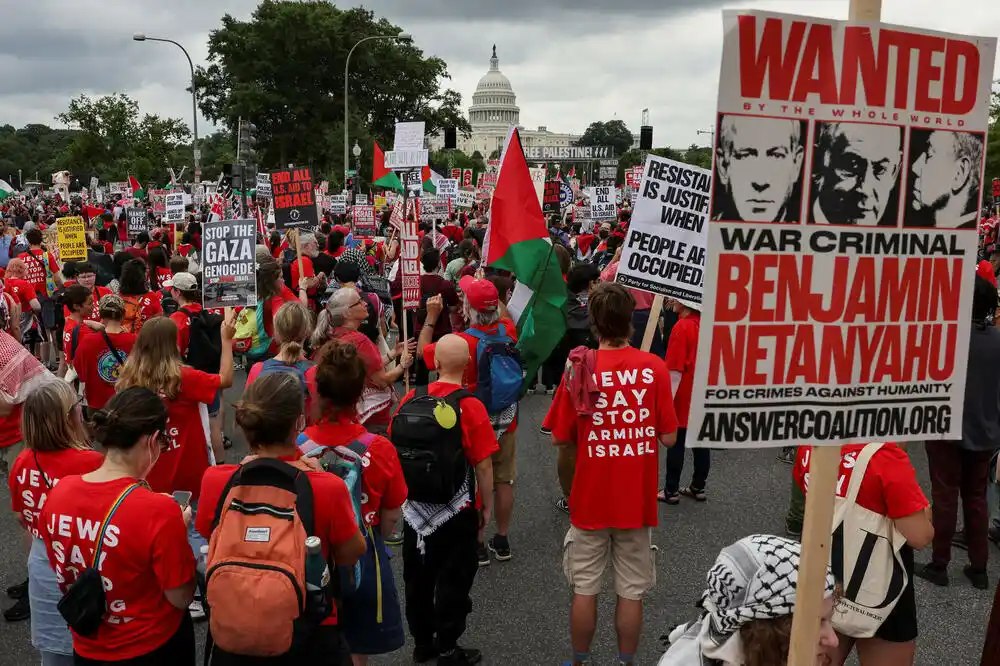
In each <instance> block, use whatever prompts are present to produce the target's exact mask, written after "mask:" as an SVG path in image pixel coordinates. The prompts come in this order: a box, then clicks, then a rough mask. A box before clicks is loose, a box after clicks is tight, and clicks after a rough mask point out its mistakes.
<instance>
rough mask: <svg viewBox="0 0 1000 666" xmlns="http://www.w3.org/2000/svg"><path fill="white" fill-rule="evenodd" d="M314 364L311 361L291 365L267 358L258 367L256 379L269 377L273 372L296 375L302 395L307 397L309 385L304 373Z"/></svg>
mask: <svg viewBox="0 0 1000 666" xmlns="http://www.w3.org/2000/svg"><path fill="white" fill-rule="evenodd" d="M313 365H315V363H313V362H312V361H298V362H296V363H294V364H292V365H289V364H288V363H285V362H284V361H279V360H278V359H276V358H269V359H267V360H266V361H264V362H263V363H261V365H260V374H259V375H258V377H263V376H264V375H270V374H273V373H275V372H289V373H292V374H294V375H297V376H298V378H299V383H300V385H301V386H302V395H305V396H308V395H309V385H308V383H307V382H306V371H307V370H308V369H309V368H311V367H313Z"/></svg>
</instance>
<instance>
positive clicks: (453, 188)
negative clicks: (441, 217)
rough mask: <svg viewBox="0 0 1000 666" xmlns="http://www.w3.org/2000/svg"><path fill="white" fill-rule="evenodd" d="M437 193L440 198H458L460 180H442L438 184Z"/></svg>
mask: <svg viewBox="0 0 1000 666" xmlns="http://www.w3.org/2000/svg"><path fill="white" fill-rule="evenodd" d="M437 193H438V196H439V197H445V198H446V199H454V198H455V197H457V196H458V180H457V179H455V178H442V179H441V180H439V181H438V182H437Z"/></svg>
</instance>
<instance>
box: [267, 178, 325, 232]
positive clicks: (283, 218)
mask: <svg viewBox="0 0 1000 666" xmlns="http://www.w3.org/2000/svg"><path fill="white" fill-rule="evenodd" d="M271 196H272V203H271V209H272V210H273V211H274V223H275V226H276V227H277V228H278V229H288V228H299V227H315V226H317V225H318V224H319V215H318V213H317V211H316V199H315V198H314V193H313V183H312V172H311V170H310V169H308V168H298V169H283V170H281V171H272V172H271Z"/></svg>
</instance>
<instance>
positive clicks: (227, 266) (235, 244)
mask: <svg viewBox="0 0 1000 666" xmlns="http://www.w3.org/2000/svg"><path fill="white" fill-rule="evenodd" d="M256 243H257V222H256V221H255V220H217V221H214V222H208V223H206V224H205V226H204V234H203V236H202V239H201V244H202V252H201V266H202V273H201V278H202V299H203V300H202V305H203V306H204V307H205V308H206V309H214V308H233V307H246V306H252V305H256V304H257V280H256V273H255V271H256V264H255V254H254V253H255V248H256Z"/></svg>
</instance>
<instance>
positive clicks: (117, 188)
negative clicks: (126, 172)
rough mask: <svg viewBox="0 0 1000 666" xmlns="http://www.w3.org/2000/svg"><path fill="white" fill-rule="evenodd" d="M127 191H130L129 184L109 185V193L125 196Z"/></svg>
mask: <svg viewBox="0 0 1000 666" xmlns="http://www.w3.org/2000/svg"><path fill="white" fill-rule="evenodd" d="M127 189H129V186H128V183H123V182H117V183H108V192H110V193H111V194H117V195H123V194H125V191H126V190H127Z"/></svg>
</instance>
